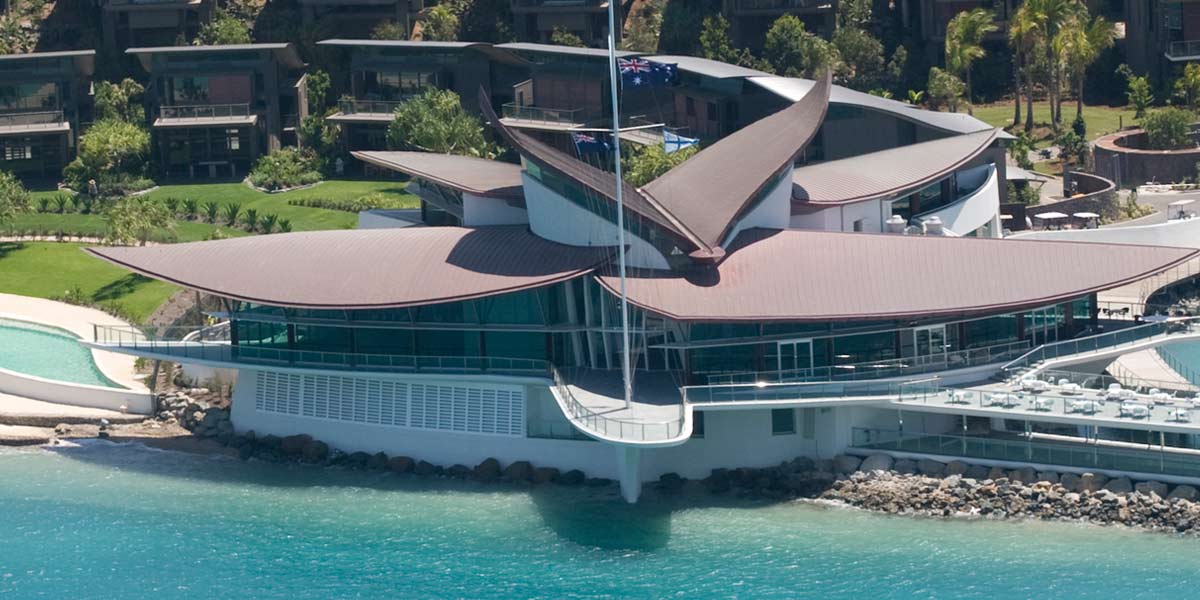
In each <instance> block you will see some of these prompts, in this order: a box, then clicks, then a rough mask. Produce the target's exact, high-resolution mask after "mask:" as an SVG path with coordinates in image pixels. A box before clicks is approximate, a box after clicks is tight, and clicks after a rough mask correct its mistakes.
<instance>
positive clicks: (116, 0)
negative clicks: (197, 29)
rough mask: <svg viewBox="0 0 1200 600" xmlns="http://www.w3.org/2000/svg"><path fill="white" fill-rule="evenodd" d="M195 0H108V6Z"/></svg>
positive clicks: (176, 2)
mask: <svg viewBox="0 0 1200 600" xmlns="http://www.w3.org/2000/svg"><path fill="white" fill-rule="evenodd" d="M192 1H193V0H108V1H107V2H106V3H105V4H106V5H107V6H137V5H141V4H191V3H192Z"/></svg>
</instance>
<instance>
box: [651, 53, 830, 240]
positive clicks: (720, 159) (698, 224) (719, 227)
mask: <svg viewBox="0 0 1200 600" xmlns="http://www.w3.org/2000/svg"><path fill="white" fill-rule="evenodd" d="M831 85H832V82H831V78H830V76H829V74H828V73H827V74H826V75H825V77H824V78H823V79H822V80H821V81H820V82H818V83H817V85H816V86H814V87H813V88H812V89H811V90H809V92H808V93H806V94H805V95H804V97H802V98H800V99H799V100H798V101H796V102H794V103H793V104H792V105H791V106H788V107H787V108H784V109H783V110H780V111H779V112H776V113H775V114H773V115H770V116H768V117H765V118H762V119H759V120H758V121H755V122H754V123H751V124H749V125H747V126H745V127H743V128H741V129H739V130H737V131H735V132H734V133H732V134H730V135H728V136H726V137H724V138H722V139H721V140H720V141H718V142H717V143H715V144H713V145H712V146H709V147H707V148H705V149H703V150H701V151H700V152H698V153H696V155H695V156H693V157H691V158H689V159H687V160H686V161H684V162H683V164H681V165H679V166H677V167H675V168H674V169H671V170H670V171H668V172H667V173H666V174H664V175H663V176H661V177H659V178H658V179H655V180H654V181H651V182H650V183H648V184H646V185H645V186H643V187H642V192H644V193H645V194H646V195H647V196H649V197H650V198H652V199H653V200H654V201H656V202H657V203H658V204H659V205H661V206H662V207H663V208H664V209H666V210H667V211H669V212H670V213H671V214H673V215H675V217H676V218H677V219H679V220H680V221H681V222H683V223H684V224H686V225H687V227H688V228H689V229H691V230H692V231H694V232H695V233H696V235H698V236H700V239H701V240H703V241H704V243H706V244H707V245H708V246H709V247H713V248H715V247H720V246H721V242H722V241H723V239H724V237H725V236H726V234H727V233H728V232H729V230H730V229H731V228H732V227H733V225H734V224H735V223H736V221H737V219H738V217H740V216H741V215H742V213H743V211H745V210H746V209H747V208H748V207H749V205H750V203H751V202H752V201H753V200H754V199H755V198H757V197H758V195H759V194H760V193H761V192H762V191H763V190H764V188H765V187H766V186H767V184H768V183H770V182H771V181H772V180H773V179H775V177H776V176H777V175H778V174H779V173H780V172H781V171H782V170H783V169H785V168H786V169H790V168H791V167H792V165H793V163H794V162H795V160H796V157H797V156H799V155H800V153H801V152H802V151H803V150H804V147H805V146H807V145H808V143H809V141H811V140H812V138H813V136H814V135H816V133H817V130H818V129H820V127H821V122H822V121H823V120H824V119H825V110H826V108H827V107H828V105H829V90H830V86H831Z"/></svg>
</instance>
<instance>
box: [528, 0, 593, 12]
mask: <svg viewBox="0 0 1200 600" xmlns="http://www.w3.org/2000/svg"><path fill="white" fill-rule="evenodd" d="M511 6H512V10H513V11H514V12H536V11H558V12H570V11H573V10H585V11H589V12H590V11H597V10H601V9H605V8H608V0H512V5H511Z"/></svg>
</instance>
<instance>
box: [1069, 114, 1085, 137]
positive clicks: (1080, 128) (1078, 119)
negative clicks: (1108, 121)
mask: <svg viewBox="0 0 1200 600" xmlns="http://www.w3.org/2000/svg"><path fill="white" fill-rule="evenodd" d="M1071 131H1074V132H1075V135H1077V136H1079V137H1081V138H1086V137H1087V121H1084V120H1083V113H1076V114H1075V120H1074V121H1071Z"/></svg>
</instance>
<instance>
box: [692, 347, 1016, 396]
mask: <svg viewBox="0 0 1200 600" xmlns="http://www.w3.org/2000/svg"><path fill="white" fill-rule="evenodd" d="M1028 351H1029V340H1020V341H1016V342H1007V343H1004V344H995V345H992V346H983V347H980V348H967V349H965V350H954V351H950V352H946V353H943V354H937V355H934V356H915V357H908V358H899V359H886V360H873V361H868V362H861V363H849V364H844V365H832V366H827V367H812V368H802V369H784V370H782V371H747V372H742V373H721V374H714V375H709V376H707V377H706V379H707V380H708V384H709V385H721V384H733V383H758V382H767V383H803V382H813V381H839V380H860V379H871V378H874V379H879V378H883V377H903V376H906V375H919V374H922V373H933V372H937V371H948V370H952V369H963V368H968V367H978V366H982V365H989V364H995V363H999V362H1003V361H1006V360H1012V359H1013V358H1016V357H1018V356H1021V355H1022V354H1024V353H1025V352H1028Z"/></svg>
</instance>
